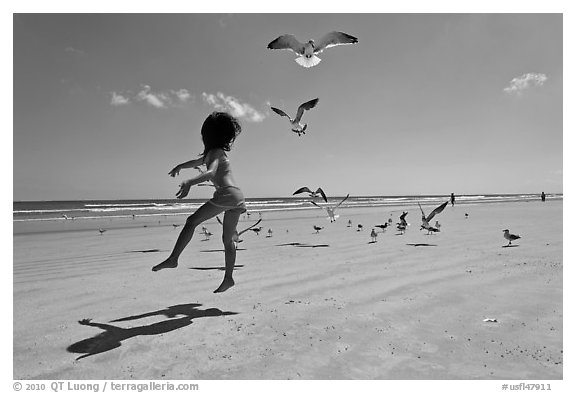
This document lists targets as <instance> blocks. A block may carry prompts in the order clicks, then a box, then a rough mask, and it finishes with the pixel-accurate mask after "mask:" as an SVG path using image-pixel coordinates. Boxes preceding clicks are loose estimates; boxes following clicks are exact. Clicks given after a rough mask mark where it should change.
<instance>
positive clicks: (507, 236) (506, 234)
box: [502, 229, 520, 247]
mask: <svg viewBox="0 0 576 393" xmlns="http://www.w3.org/2000/svg"><path fill="white" fill-rule="evenodd" d="M502 232H504V238H505V239H506V240H508V245H507V246H504V247H510V246H511V245H512V240H518V239H520V236H518V235H513V234H511V233H510V230H509V229H504V230H503V231H502Z"/></svg>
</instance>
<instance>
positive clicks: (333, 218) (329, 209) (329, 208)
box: [310, 194, 350, 222]
mask: <svg viewBox="0 0 576 393" xmlns="http://www.w3.org/2000/svg"><path fill="white" fill-rule="evenodd" d="M349 196H350V194H348V195H346V196H345V197H344V199H342V200H341V201H340V202H338V204H337V205H336V206H320V205H318V204H317V203H316V202H314V201H310V203H312V204H313V205H314V206H316V207H319V208H320V209H326V213H328V218H330V222H334V221H336V219H337V218H338V217H340V216H337V215H336V209H338V208H339V207H340V205H342V204H343V203H344V201H345V200H346V199H348V197H349Z"/></svg>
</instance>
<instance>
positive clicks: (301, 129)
mask: <svg viewBox="0 0 576 393" xmlns="http://www.w3.org/2000/svg"><path fill="white" fill-rule="evenodd" d="M318 101H320V99H319V98H314V99H313V100H310V101H308V102H305V103H303V104H302V105H300V106H299V107H298V111H297V112H296V117H295V118H294V119H292V118H291V117H290V116H289V115H287V114H286V113H285V112H284V111H282V110H281V109H278V108H274V107H270V109H272V110H273V111H274V112H276V113H277V114H279V115H280V116H284V117H287V118H288V120H289V121H290V125H291V126H292V132H295V133H297V134H298V136H301V135H302V134H306V128H307V127H308V124H306V123H300V120H302V115H303V114H304V111H307V110H309V109H312V108H314V107H315V106H316V104H317V103H318Z"/></svg>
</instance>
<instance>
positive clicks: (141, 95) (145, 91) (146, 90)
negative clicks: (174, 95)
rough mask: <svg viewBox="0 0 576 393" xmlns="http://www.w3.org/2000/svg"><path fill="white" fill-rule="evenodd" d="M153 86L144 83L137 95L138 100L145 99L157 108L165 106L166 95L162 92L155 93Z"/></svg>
mask: <svg viewBox="0 0 576 393" xmlns="http://www.w3.org/2000/svg"><path fill="white" fill-rule="evenodd" d="M151 90H152V89H151V88H150V86H148V85H143V86H142V90H140V91H139V92H138V94H137V95H136V99H137V100H138V101H144V102H146V103H148V104H149V105H152V106H153V107H155V108H164V107H165V106H166V105H165V103H164V100H163V99H164V96H163V95H162V94H159V95H157V94H155V93H152V92H151Z"/></svg>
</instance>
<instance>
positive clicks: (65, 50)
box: [64, 46, 86, 56]
mask: <svg viewBox="0 0 576 393" xmlns="http://www.w3.org/2000/svg"><path fill="white" fill-rule="evenodd" d="M64 52H68V53H75V54H77V55H80V56H84V55H85V54H86V52H84V51H83V50H81V49H78V48H74V47H71V46H67V47H66V48H64Z"/></svg>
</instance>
